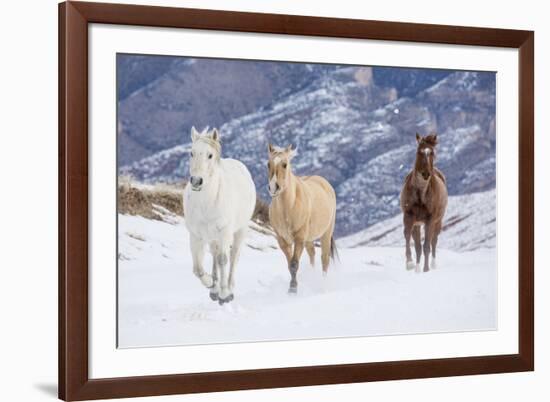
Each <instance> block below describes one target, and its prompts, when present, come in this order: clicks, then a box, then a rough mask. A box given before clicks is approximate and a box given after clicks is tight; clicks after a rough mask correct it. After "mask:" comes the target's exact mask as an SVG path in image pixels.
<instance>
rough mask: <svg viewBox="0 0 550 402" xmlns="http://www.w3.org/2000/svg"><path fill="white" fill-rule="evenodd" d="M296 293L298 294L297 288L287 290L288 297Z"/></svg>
mask: <svg viewBox="0 0 550 402" xmlns="http://www.w3.org/2000/svg"><path fill="white" fill-rule="evenodd" d="M296 293H298V288H297V287H290V288H288V294H289V295H295V294H296Z"/></svg>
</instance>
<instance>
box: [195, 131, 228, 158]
mask: <svg viewBox="0 0 550 402" xmlns="http://www.w3.org/2000/svg"><path fill="white" fill-rule="evenodd" d="M197 141H201V142H204V143H205V144H208V145H210V146H211V147H212V148H214V149H215V150H216V152H217V153H218V156H221V154H222V144H220V142H219V141H216V140H213V139H212V138H210V137H209V136H207V135H201V136H200V137H199V138H197Z"/></svg>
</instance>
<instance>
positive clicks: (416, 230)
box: [412, 225, 422, 272]
mask: <svg viewBox="0 0 550 402" xmlns="http://www.w3.org/2000/svg"><path fill="white" fill-rule="evenodd" d="M412 237H413V240H414V249H415V251H416V270H417V272H419V270H420V259H421V258H422V237H421V235H420V225H414V226H413V228H412Z"/></svg>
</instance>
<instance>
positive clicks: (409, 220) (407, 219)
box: [403, 213, 415, 270]
mask: <svg viewBox="0 0 550 402" xmlns="http://www.w3.org/2000/svg"><path fill="white" fill-rule="evenodd" d="M403 226H404V230H403V234H404V235H405V256H406V257H407V270H411V269H414V268H415V264H414V262H413V260H412V254H411V233H412V227H413V217H412V216H411V215H410V214H408V213H405V214H403Z"/></svg>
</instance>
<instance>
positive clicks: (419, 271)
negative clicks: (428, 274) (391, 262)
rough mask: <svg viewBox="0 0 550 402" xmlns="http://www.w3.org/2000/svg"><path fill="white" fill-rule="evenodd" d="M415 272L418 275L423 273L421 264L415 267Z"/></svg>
mask: <svg viewBox="0 0 550 402" xmlns="http://www.w3.org/2000/svg"><path fill="white" fill-rule="evenodd" d="M414 272H416V273H417V274H419V273H421V272H422V268H420V264H415V265H414Z"/></svg>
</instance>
